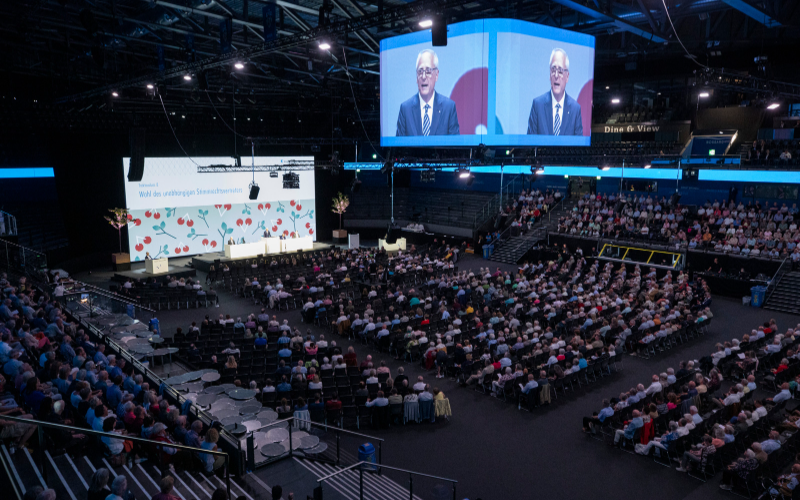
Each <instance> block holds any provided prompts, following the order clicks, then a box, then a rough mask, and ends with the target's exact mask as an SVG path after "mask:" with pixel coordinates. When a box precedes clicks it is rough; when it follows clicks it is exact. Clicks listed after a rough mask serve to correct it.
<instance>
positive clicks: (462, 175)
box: [456, 168, 470, 179]
mask: <svg viewBox="0 0 800 500" xmlns="http://www.w3.org/2000/svg"><path fill="white" fill-rule="evenodd" d="M456 176H458V178H459V179H467V178H468V177H469V176H470V173H469V170H467V169H466V168H459V169H457V170H456Z"/></svg>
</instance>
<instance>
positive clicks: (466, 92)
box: [380, 19, 595, 147]
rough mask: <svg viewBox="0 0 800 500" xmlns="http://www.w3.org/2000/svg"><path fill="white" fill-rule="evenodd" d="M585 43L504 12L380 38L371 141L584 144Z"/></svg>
mask: <svg viewBox="0 0 800 500" xmlns="http://www.w3.org/2000/svg"><path fill="white" fill-rule="evenodd" d="M594 44H595V39H594V37H593V36H590V35H586V34H583V33H575V32H572V31H567V30H562V29H558V28H552V27H549V26H542V25H539V24H533V23H528V22H525V21H517V20H513V19H479V20H475V21H467V22H463V23H458V24H453V25H450V26H448V36H447V46H446V47H433V46H432V44H431V32H430V30H425V31H418V32H416V33H411V34H407V35H401V36H397V37H392V38H388V39H384V40H381V53H380V57H381V85H380V95H381V97H380V106H381V146H384V147H393V146H401V147H402V146H431V147H435V146H476V145H478V144H485V145H487V146H589V145H590V143H591V123H592V89H593V83H594ZM426 105H427V106H429V107H428V108H425V106H426ZM556 106H557V107H556ZM426 115H427V120H426Z"/></svg>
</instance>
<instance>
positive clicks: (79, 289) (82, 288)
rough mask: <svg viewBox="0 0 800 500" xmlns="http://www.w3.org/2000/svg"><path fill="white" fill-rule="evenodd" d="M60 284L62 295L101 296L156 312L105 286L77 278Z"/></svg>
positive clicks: (108, 299)
mask: <svg viewBox="0 0 800 500" xmlns="http://www.w3.org/2000/svg"><path fill="white" fill-rule="evenodd" d="M62 284H64V291H65V293H64V297H68V296H74V295H86V294H89V295H96V296H99V297H102V298H103V299H106V300H107V301H116V302H121V303H123V304H125V305H126V306H127V305H132V306H135V307H136V308H137V309H140V310H142V311H147V312H149V313H151V314H152V315H153V316H155V314H156V310H155V309H152V308H149V307H145V306H143V305H142V304H141V303H140V302H139V301H137V300H136V299H135V298H133V297H131V296H128V295H122V294H119V293H115V292H112V291H111V290H106V289H105V288H100V287H98V286H95V285H91V284H89V283H84V282H82V281H77V280H69V281H67V282H66V283H64V282H62ZM122 312H124V311H122Z"/></svg>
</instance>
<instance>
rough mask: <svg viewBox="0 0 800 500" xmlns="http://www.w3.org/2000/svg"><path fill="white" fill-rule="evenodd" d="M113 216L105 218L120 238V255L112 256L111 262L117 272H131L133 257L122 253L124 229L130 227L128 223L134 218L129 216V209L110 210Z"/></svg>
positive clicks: (114, 254)
mask: <svg viewBox="0 0 800 500" xmlns="http://www.w3.org/2000/svg"><path fill="white" fill-rule="evenodd" d="M108 211H109V212H111V213H112V215H111V216H110V217H109V216H108V215H106V216H105V217H104V218H105V219H106V220H107V221H108V223H109V224H111V227H113V228H114V229H116V230H117V234H118V236H119V253H113V254H111V261H112V262H113V263H114V270H115V271H130V270H131V256H130V254H128V253H123V252H122V228H123V227H125V226H127V225H128V222H129V221H130V220H131V219H133V216H131V215H130V214H128V209H127V208H109V209H108Z"/></svg>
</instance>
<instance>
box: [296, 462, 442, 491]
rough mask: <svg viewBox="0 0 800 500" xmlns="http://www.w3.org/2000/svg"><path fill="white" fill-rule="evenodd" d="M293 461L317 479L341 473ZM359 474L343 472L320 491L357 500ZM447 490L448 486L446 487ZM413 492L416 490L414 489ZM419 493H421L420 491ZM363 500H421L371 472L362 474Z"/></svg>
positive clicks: (319, 464) (405, 489) (312, 464)
mask: <svg viewBox="0 0 800 500" xmlns="http://www.w3.org/2000/svg"><path fill="white" fill-rule="evenodd" d="M294 460H295V461H296V462H297V463H299V464H300V465H302V466H303V467H304V468H306V469H307V470H309V471H310V472H311V473H312V474H314V476H315V477H316V478H317V479H320V478H322V477H325V476H329V475H331V474H333V473H335V472H338V471H341V470H342V468H341V467H336V466H334V465H329V464H326V463H324V462H317V461H313V460H303V459H300V458H297V457H295V458H294ZM359 481H360V473H359V471H358V470H357V469H351V470H348V471H345V472H343V473H341V474H339V475H337V476H335V477H334V478H331V479H329V480H327V481H324V482H323V486H322V490H323V494H324V495H325V498H326V499H327V498H329V496H330V494H331V493H333V492H336V493H339V494H340V495H341V496H342V497H343V498H347V499H351V498H352V499H358V498H360V497H359V493H360V483H359ZM447 487H448V488H449V487H450V486H449V485H447ZM415 490H417V489H416V488H415ZM420 493H423V491H421V490H420ZM363 498H364V500H407V499H409V498H413V499H414V500H422V499H421V498H420V497H419V496H417V495H416V494H414V495H413V496H412V494H411V493H410V492H409V491H408V489H407V488H404V487H403V486H400V485H399V484H398V483H396V482H394V481H393V480H391V479H389V478H388V477H386V475H385V474H384V475H378V474H375V473H371V472H365V473H364V497H363Z"/></svg>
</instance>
